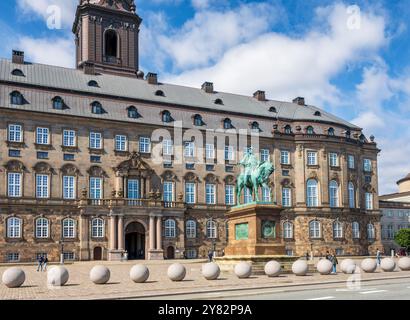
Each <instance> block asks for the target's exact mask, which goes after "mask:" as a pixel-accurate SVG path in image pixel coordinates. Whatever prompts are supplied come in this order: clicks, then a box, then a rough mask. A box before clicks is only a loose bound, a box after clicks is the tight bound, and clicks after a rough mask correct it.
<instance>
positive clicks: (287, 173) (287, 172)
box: [282, 170, 290, 177]
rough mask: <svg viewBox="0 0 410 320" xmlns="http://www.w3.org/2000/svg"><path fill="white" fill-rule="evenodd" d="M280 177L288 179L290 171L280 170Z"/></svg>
mask: <svg viewBox="0 0 410 320" xmlns="http://www.w3.org/2000/svg"><path fill="white" fill-rule="evenodd" d="M282 176H284V177H289V176H290V171H289V170H282Z"/></svg>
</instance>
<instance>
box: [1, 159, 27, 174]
mask: <svg viewBox="0 0 410 320" xmlns="http://www.w3.org/2000/svg"><path fill="white" fill-rule="evenodd" d="M4 167H5V168H6V170H7V171H8V172H23V171H26V167H25V166H24V164H23V163H22V162H20V161H18V160H11V161H9V162H7V163H6V164H5V165H4Z"/></svg>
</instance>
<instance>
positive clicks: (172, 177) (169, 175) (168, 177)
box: [161, 170, 178, 182]
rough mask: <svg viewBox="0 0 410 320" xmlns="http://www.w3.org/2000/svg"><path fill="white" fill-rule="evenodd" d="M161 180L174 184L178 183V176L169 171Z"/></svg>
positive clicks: (162, 175)
mask: <svg viewBox="0 0 410 320" xmlns="http://www.w3.org/2000/svg"><path fill="white" fill-rule="evenodd" d="M161 178H162V180H163V181H172V182H175V181H178V177H177V175H176V174H175V173H173V172H172V171H169V170H167V171H165V172H164V173H163V174H161Z"/></svg>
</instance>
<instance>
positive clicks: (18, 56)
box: [11, 50, 24, 64]
mask: <svg viewBox="0 0 410 320" xmlns="http://www.w3.org/2000/svg"><path fill="white" fill-rule="evenodd" d="M11 60H12V62H13V63H18V64H24V51H18V50H13V54H12V59H11Z"/></svg>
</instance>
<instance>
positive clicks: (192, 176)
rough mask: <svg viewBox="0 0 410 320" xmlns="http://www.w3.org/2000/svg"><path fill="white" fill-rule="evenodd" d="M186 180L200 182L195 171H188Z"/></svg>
mask: <svg viewBox="0 0 410 320" xmlns="http://www.w3.org/2000/svg"><path fill="white" fill-rule="evenodd" d="M184 180H185V181H187V182H199V177H198V176H197V175H196V174H195V173H193V172H188V173H187V174H186V175H185V176H184Z"/></svg>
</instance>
